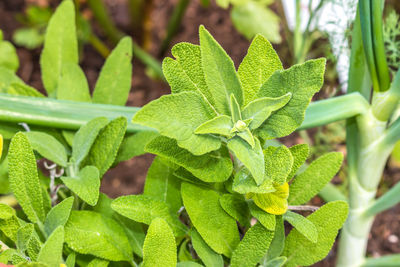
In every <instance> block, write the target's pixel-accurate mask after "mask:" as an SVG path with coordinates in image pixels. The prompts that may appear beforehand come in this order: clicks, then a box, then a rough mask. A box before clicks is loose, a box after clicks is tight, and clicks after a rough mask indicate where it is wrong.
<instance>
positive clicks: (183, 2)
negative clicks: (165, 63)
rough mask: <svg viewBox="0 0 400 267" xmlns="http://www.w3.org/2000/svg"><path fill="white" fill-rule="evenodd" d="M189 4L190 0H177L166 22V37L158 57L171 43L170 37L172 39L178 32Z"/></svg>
mask: <svg viewBox="0 0 400 267" xmlns="http://www.w3.org/2000/svg"><path fill="white" fill-rule="evenodd" d="M189 2H190V0H179V2H178V4H177V5H176V7H175V9H174V12H173V13H172V15H171V18H170V20H169V22H168V26H167V35H166V36H165V39H164V40H163V42H162V44H161V48H160V55H164V53H165V52H166V51H167V49H168V47H169V45H170V43H171V39H172V37H174V35H175V34H176V32H177V31H178V29H179V26H180V25H181V21H182V18H183V16H184V15H185V11H186V8H187V7H188V5H189Z"/></svg>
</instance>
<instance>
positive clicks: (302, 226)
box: [283, 211, 318, 243]
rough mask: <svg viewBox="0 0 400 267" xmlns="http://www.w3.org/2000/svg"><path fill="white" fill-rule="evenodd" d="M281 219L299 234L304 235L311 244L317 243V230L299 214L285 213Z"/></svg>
mask: <svg viewBox="0 0 400 267" xmlns="http://www.w3.org/2000/svg"><path fill="white" fill-rule="evenodd" d="M283 219H284V220H285V221H288V222H289V223H290V224H291V225H293V227H294V228H296V229H297V231H299V233H301V234H302V235H304V236H305V237H306V238H307V239H308V240H310V241H311V242H312V243H316V242H317V240H318V232H317V228H316V227H315V225H314V224H313V223H312V222H310V221H309V220H307V218H304V217H303V216H301V215H300V214H297V213H294V212H291V211H287V212H286V213H285V214H284V215H283Z"/></svg>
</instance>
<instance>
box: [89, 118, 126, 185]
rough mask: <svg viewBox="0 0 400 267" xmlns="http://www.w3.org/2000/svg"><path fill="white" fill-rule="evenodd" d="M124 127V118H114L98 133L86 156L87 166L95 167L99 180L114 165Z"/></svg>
mask: <svg viewBox="0 0 400 267" xmlns="http://www.w3.org/2000/svg"><path fill="white" fill-rule="evenodd" d="M126 127H127V122H126V118H125V117H119V118H116V119H114V120H112V121H110V123H108V124H107V125H106V126H105V127H104V128H103V129H102V130H101V131H100V133H99V134H98V136H97V138H96V140H95V141H94V143H93V146H92V148H91V149H90V152H89V155H88V159H87V165H93V166H95V167H96V168H97V169H98V170H99V173H100V178H102V177H103V175H104V173H105V172H106V171H107V170H108V169H109V168H110V167H111V165H112V164H113V163H114V160H115V157H116V156H117V153H118V149H119V146H120V145H121V142H122V139H123V138H124V135H125V131H126Z"/></svg>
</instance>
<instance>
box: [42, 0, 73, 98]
mask: <svg viewBox="0 0 400 267" xmlns="http://www.w3.org/2000/svg"><path fill="white" fill-rule="evenodd" d="M66 62H70V63H75V64H78V41H77V37H76V28H75V8H74V4H73V3H72V1H71V0H67V1H63V2H62V3H61V4H60V5H59V6H58V8H57V10H56V12H55V13H54V14H53V16H52V17H51V19H50V21H49V24H48V25H47V29H46V37H45V41H44V47H43V51H42V54H41V57H40V66H41V69H42V80H43V84H44V87H45V89H46V91H47V93H48V94H49V95H50V96H55V93H56V90H57V85H58V78H59V76H60V74H61V68H62V65H63V64H64V63H66Z"/></svg>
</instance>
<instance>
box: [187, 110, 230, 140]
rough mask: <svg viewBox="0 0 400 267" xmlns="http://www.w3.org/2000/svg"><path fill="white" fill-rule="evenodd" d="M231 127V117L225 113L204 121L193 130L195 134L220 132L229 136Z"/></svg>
mask: <svg viewBox="0 0 400 267" xmlns="http://www.w3.org/2000/svg"><path fill="white" fill-rule="evenodd" d="M232 127H233V123H232V119H231V117H229V116H226V115H220V116H217V117H215V118H213V119H211V120H209V121H206V122H204V123H203V124H201V125H200V126H199V127H197V128H196V130H195V131H194V132H195V133H196V134H220V135H223V136H226V137H228V136H230V135H231V130H232Z"/></svg>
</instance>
